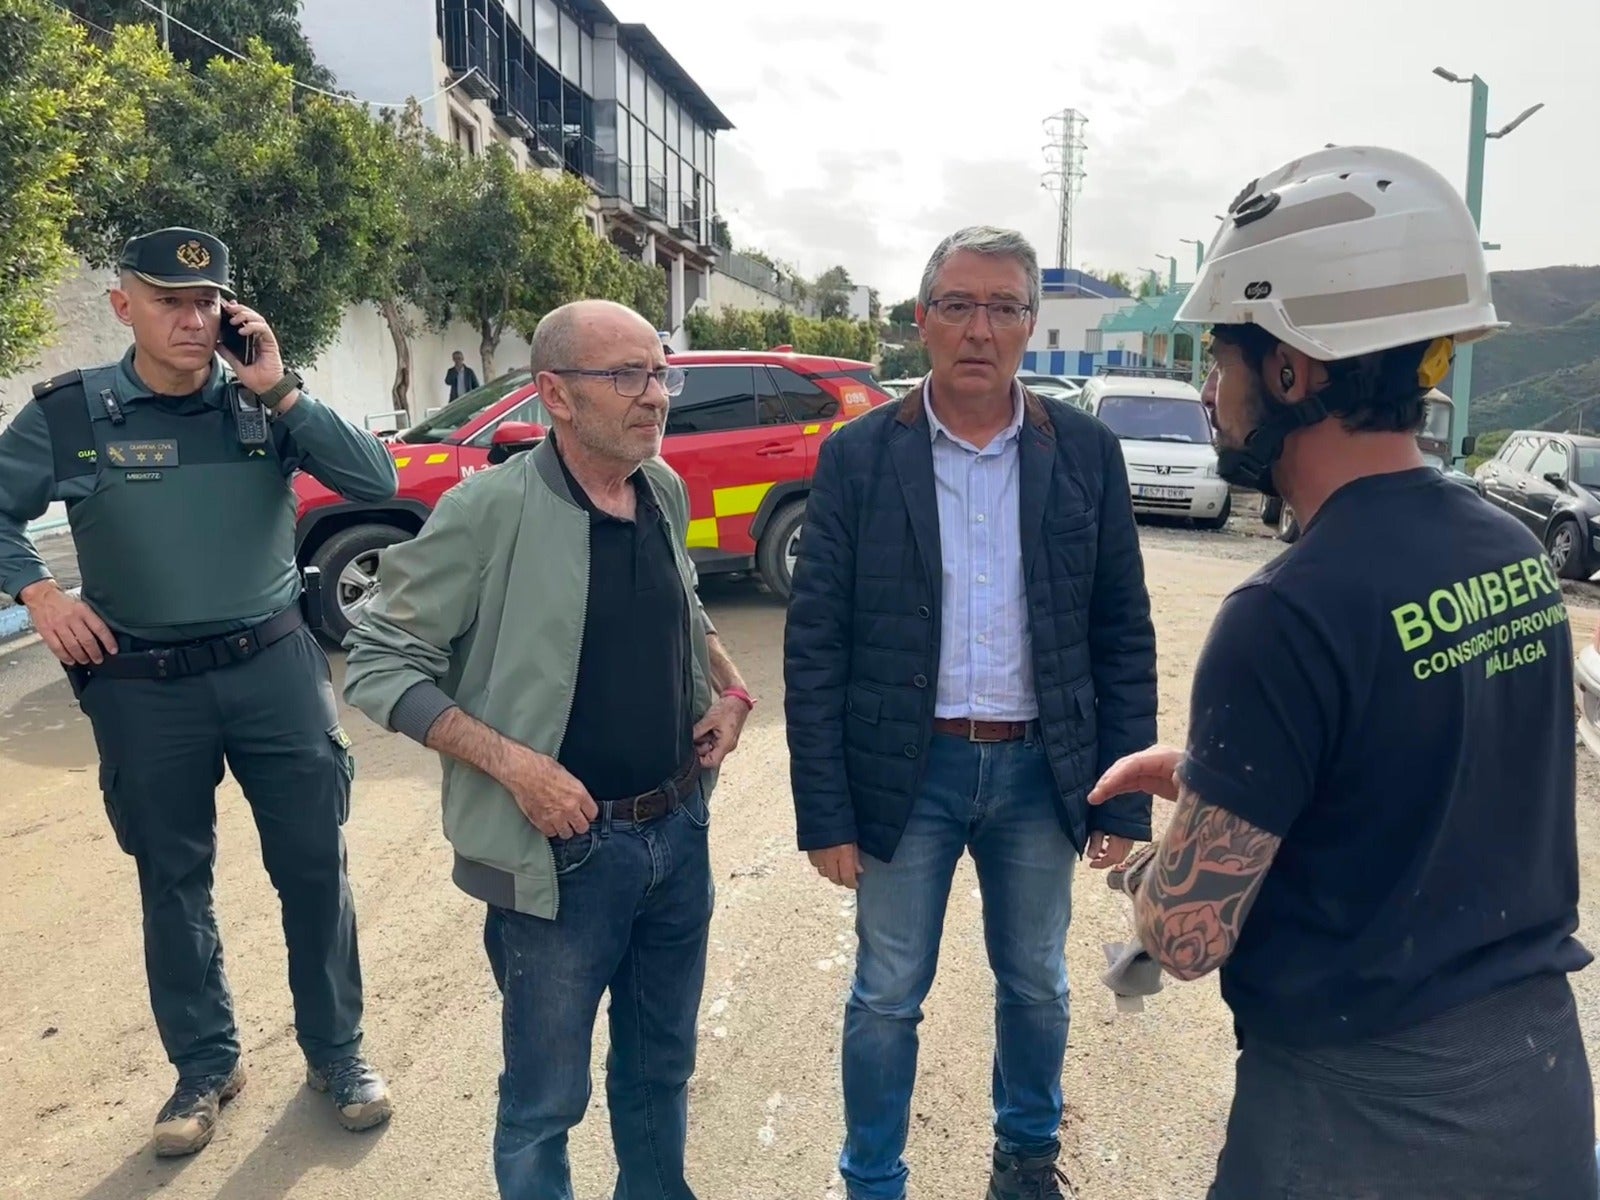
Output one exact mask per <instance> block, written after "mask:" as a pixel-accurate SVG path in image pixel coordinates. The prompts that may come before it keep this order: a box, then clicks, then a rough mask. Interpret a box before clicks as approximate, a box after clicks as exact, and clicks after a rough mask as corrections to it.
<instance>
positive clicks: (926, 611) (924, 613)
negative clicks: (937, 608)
mask: <svg viewBox="0 0 1600 1200" xmlns="http://www.w3.org/2000/svg"><path fill="white" fill-rule="evenodd" d="M917 616H919V617H921V618H922V619H923V620H924V621H926V620H927V619H928V618H929V617H931V616H933V610H932V609H930V608H929V607H928V606H927V605H926V604H919V605H917Z"/></svg>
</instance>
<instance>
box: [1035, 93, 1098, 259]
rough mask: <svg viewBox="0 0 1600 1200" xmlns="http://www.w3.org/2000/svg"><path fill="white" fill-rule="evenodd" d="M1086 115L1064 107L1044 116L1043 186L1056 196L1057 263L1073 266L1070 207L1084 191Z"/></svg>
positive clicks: (1087, 120) (1071, 207)
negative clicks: (1045, 133)
mask: <svg viewBox="0 0 1600 1200" xmlns="http://www.w3.org/2000/svg"><path fill="white" fill-rule="evenodd" d="M1088 122H1089V118H1088V117H1086V116H1084V115H1083V114H1082V113H1081V112H1079V111H1078V110H1077V109H1075V108H1064V109H1062V110H1061V111H1060V112H1058V113H1055V114H1053V115H1051V116H1049V117H1047V118H1045V122H1044V127H1045V131H1046V132H1047V133H1048V134H1049V135H1050V140H1049V141H1048V142H1046V143H1045V147H1044V158H1045V172H1044V188H1045V190H1046V191H1048V192H1049V193H1050V194H1051V195H1052V196H1054V197H1055V198H1056V203H1057V205H1058V208H1059V213H1060V217H1059V223H1058V225H1057V228H1056V266H1058V267H1070V266H1072V210H1073V206H1074V205H1075V204H1076V203H1077V199H1078V193H1080V192H1081V191H1083V179H1084V175H1085V171H1084V169H1083V155H1084V151H1085V150H1086V149H1087V148H1088V146H1087V143H1086V142H1085V141H1084V139H1083V127H1084V126H1085V125H1086V124H1088Z"/></svg>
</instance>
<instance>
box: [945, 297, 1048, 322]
mask: <svg viewBox="0 0 1600 1200" xmlns="http://www.w3.org/2000/svg"><path fill="white" fill-rule="evenodd" d="M980 308H983V309H987V310H988V311H989V324H990V326H991V327H993V328H995V329H1015V328H1016V327H1017V326H1019V325H1021V324H1022V322H1023V320H1024V319H1025V318H1026V317H1027V315H1028V314H1029V313H1030V312H1032V311H1033V306H1032V305H1029V304H1019V303H1018V302H1017V301H1015V300H990V301H988V302H987V303H985V302H983V301H981V300H930V301H928V309H929V311H930V312H932V313H933V315H934V318H935V319H936V320H938V321H939V323H940V324H941V325H965V324H966V323H967V322H968V321H970V320H972V318H973V317H974V316H976V315H977V312H978V310H979V309H980Z"/></svg>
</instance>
